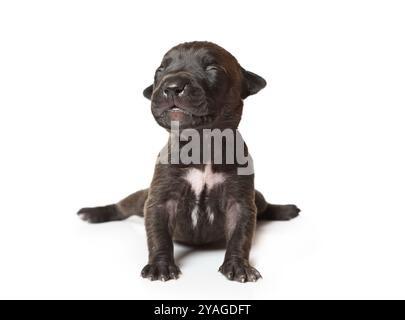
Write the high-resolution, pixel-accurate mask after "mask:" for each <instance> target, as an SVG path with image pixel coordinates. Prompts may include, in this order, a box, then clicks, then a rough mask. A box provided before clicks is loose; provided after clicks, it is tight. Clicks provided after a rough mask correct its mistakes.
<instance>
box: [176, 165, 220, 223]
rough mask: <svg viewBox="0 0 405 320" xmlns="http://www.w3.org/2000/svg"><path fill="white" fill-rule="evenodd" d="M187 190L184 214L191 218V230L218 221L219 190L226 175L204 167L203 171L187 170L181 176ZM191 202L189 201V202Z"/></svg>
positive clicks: (209, 166) (209, 167) (208, 166)
mask: <svg viewBox="0 0 405 320" xmlns="http://www.w3.org/2000/svg"><path fill="white" fill-rule="evenodd" d="M183 179H184V180H185V182H186V185H187V186H188V190H189V196H188V197H186V198H187V199H188V200H189V201H187V202H188V203H184V207H185V208H187V209H186V210H185V214H186V215H189V218H191V223H192V226H193V228H196V227H197V226H198V225H199V224H203V223H205V224H207V223H208V224H213V223H214V222H215V219H218V214H219V207H220V203H219V202H220V199H221V198H222V197H221V194H220V193H221V190H222V187H223V186H224V183H225V180H226V175H225V174H223V173H218V172H213V170H212V166H211V165H207V166H205V168H204V170H200V169H196V168H192V169H188V171H187V172H186V174H185V175H184V176H183ZM190 200H191V201H190Z"/></svg>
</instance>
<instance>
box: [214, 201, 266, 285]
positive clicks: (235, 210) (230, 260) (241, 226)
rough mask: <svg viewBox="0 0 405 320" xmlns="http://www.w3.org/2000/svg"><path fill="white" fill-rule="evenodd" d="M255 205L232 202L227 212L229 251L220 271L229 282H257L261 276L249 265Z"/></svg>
mask: <svg viewBox="0 0 405 320" xmlns="http://www.w3.org/2000/svg"><path fill="white" fill-rule="evenodd" d="M256 211H257V209H256V207H255V205H254V203H245V204H244V203H239V202H237V201H236V200H231V201H229V203H228V206H227V210H226V230H225V232H226V237H227V249H226V253H225V260H224V263H223V265H222V266H221V267H220V269H219V271H220V272H221V273H222V274H223V275H225V276H226V277H227V278H228V279H229V280H235V281H239V282H256V281H257V280H258V279H259V278H261V275H260V273H259V271H257V270H256V269H255V268H253V267H252V266H251V265H250V263H249V255H250V248H251V245H252V240H253V235H254V232H255V228H256V214H257V212H256Z"/></svg>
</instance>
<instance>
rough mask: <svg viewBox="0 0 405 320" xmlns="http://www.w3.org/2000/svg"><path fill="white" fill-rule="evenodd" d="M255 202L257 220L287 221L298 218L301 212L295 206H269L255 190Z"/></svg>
mask: <svg viewBox="0 0 405 320" xmlns="http://www.w3.org/2000/svg"><path fill="white" fill-rule="evenodd" d="M255 202H256V207H257V219H258V220H273V221H288V220H291V219H294V218H296V217H298V215H299V213H300V211H301V210H300V209H299V208H298V207H297V206H295V205H277V204H269V203H267V201H266V199H265V198H264V196H263V195H262V194H261V193H260V192H259V191H257V190H256V199H255Z"/></svg>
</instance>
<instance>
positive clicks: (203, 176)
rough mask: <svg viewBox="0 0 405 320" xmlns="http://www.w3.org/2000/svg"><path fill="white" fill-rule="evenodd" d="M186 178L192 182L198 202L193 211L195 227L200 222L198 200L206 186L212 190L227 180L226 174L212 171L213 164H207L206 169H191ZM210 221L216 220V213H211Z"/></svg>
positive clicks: (192, 216)
mask: <svg viewBox="0 0 405 320" xmlns="http://www.w3.org/2000/svg"><path fill="white" fill-rule="evenodd" d="M184 179H185V180H186V181H187V182H188V183H190V186H191V189H192V190H193V192H194V194H195V196H196V199H197V204H196V206H195V208H194V210H193V212H192V213H191V219H192V222H193V227H194V228H195V227H196V226H197V223H198V202H199V201H200V196H201V193H202V192H203V190H204V187H207V192H209V191H211V190H212V189H213V188H214V187H215V186H217V185H219V184H221V183H223V182H224V181H225V176H224V175H223V174H222V173H214V172H212V166H211V165H207V166H206V167H205V170H204V171H202V170H198V169H196V168H192V169H190V170H189V171H188V172H187V174H186V176H185V177H184ZM209 221H210V222H211V223H212V222H213V221H214V215H213V213H212V212H210V213H209Z"/></svg>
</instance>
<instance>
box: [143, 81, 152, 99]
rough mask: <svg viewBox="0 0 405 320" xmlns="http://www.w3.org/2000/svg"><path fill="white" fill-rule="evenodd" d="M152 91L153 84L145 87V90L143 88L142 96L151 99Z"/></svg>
mask: <svg viewBox="0 0 405 320" xmlns="http://www.w3.org/2000/svg"><path fill="white" fill-rule="evenodd" d="M152 93H153V84H152V85H150V86H149V87H147V88H146V89H145V90H143V96H144V97H145V98H146V99H149V100H150V99H151V98H152Z"/></svg>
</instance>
